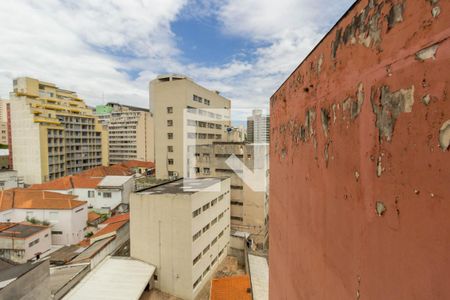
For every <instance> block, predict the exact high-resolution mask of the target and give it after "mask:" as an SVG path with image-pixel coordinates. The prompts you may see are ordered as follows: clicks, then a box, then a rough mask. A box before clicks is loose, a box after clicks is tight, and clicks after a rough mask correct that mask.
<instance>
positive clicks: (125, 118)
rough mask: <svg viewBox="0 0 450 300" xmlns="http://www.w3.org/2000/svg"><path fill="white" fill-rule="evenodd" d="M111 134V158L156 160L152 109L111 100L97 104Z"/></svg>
mask: <svg viewBox="0 0 450 300" xmlns="http://www.w3.org/2000/svg"><path fill="white" fill-rule="evenodd" d="M96 115H97V116H98V117H99V119H100V121H101V122H102V124H103V125H104V126H105V128H107V129H108V136H109V162H110V164H117V163H121V162H123V161H128V160H141V161H152V162H153V161H154V159H155V157H154V129H153V126H154V125H153V116H152V114H151V113H150V111H149V110H148V109H145V108H140V107H135V106H129V105H122V104H119V103H108V104H106V105H99V106H97V107H96Z"/></svg>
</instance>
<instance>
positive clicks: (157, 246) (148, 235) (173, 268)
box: [130, 178, 230, 299]
mask: <svg viewBox="0 0 450 300" xmlns="http://www.w3.org/2000/svg"><path fill="white" fill-rule="evenodd" d="M130 214H131V216H132V218H130V245H131V256H132V257H133V258H137V259H140V260H142V261H145V262H148V263H150V264H152V265H154V266H155V267H156V274H155V275H156V276H155V281H154V285H155V287H156V288H157V289H159V290H161V291H163V292H165V293H169V294H171V295H174V296H177V297H179V298H182V299H195V298H196V297H197V295H198V294H199V292H200V291H201V290H202V289H203V287H204V286H205V285H206V284H209V280H210V279H211V277H212V274H214V273H215V271H216V270H217V267H218V266H219V264H220V263H221V262H222V261H223V260H224V258H225V257H226V256H227V251H228V247H229V242H230V179H229V178H196V179H178V180H175V181H171V182H168V183H165V184H161V185H158V186H154V187H151V188H149V189H146V190H142V191H139V192H138V193H135V194H132V195H131V199H130Z"/></svg>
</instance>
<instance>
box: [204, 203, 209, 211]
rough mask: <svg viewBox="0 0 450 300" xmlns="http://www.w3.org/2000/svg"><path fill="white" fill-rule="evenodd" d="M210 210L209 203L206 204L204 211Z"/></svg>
mask: <svg viewBox="0 0 450 300" xmlns="http://www.w3.org/2000/svg"><path fill="white" fill-rule="evenodd" d="M208 208H209V203H206V204H205V205H203V211H205V210H207V209H208Z"/></svg>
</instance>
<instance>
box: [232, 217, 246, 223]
mask: <svg viewBox="0 0 450 300" xmlns="http://www.w3.org/2000/svg"><path fill="white" fill-rule="evenodd" d="M231 220H235V221H241V222H242V221H244V219H243V218H241V217H236V216H231Z"/></svg>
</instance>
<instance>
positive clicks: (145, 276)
mask: <svg viewBox="0 0 450 300" xmlns="http://www.w3.org/2000/svg"><path fill="white" fill-rule="evenodd" d="M154 272H155V267H154V266H152V265H150V264H147V263H145V262H142V261H140V260H136V259H132V258H128V257H107V258H105V260H104V261H103V262H102V263H100V264H99V265H98V266H97V267H96V268H94V269H93V270H92V271H91V272H90V273H89V274H88V275H87V276H86V277H84V278H83V280H82V281H81V282H80V283H79V284H78V285H77V286H75V288H73V289H72V290H71V291H70V292H69V293H68V294H67V295H66V296H65V297H64V299H74V300H78V299H79V300H84V299H91V300H96V299H109V300H114V299H121V300H122V299H130V300H133V299H136V300H137V299H139V298H140V297H141V295H142V293H143V291H144V290H145V288H146V286H147V285H148V284H149V283H150V280H152V277H153V274H154Z"/></svg>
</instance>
